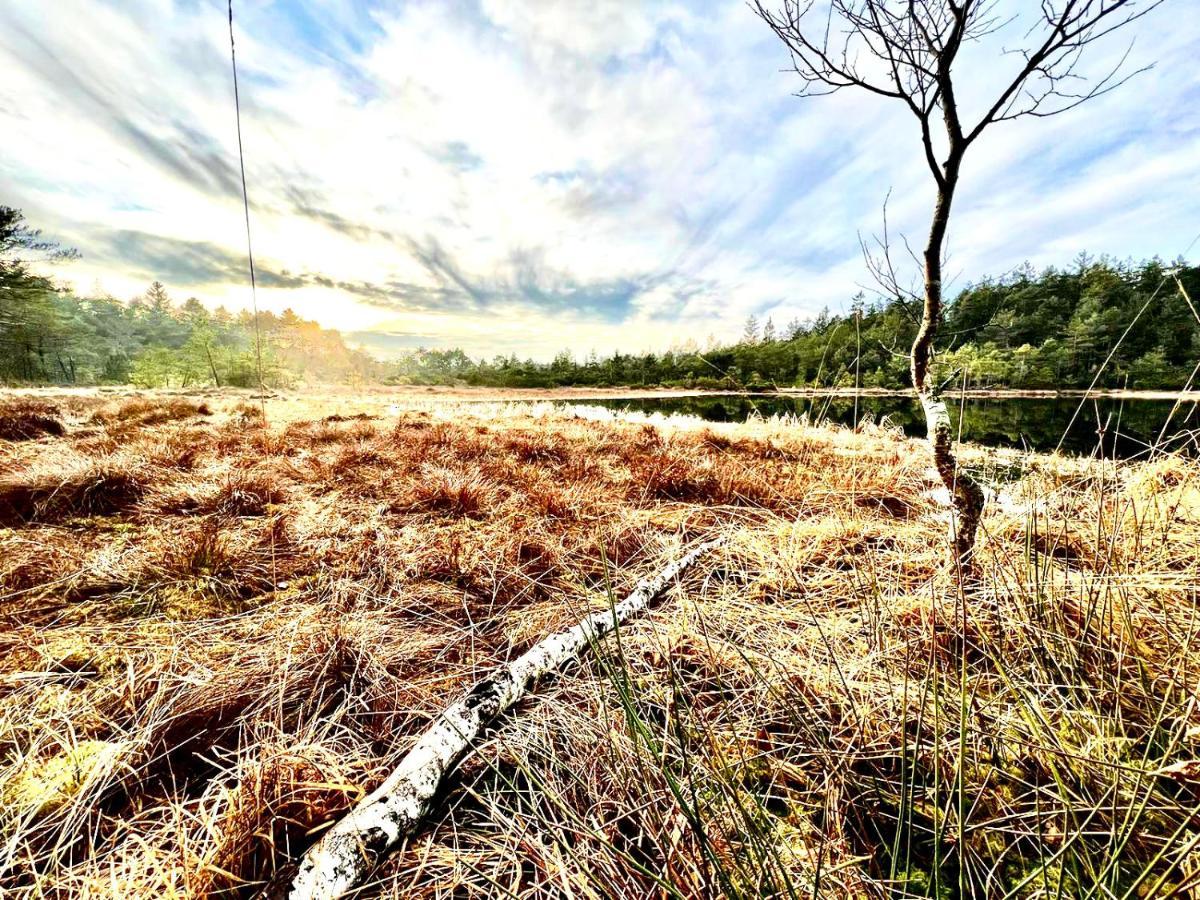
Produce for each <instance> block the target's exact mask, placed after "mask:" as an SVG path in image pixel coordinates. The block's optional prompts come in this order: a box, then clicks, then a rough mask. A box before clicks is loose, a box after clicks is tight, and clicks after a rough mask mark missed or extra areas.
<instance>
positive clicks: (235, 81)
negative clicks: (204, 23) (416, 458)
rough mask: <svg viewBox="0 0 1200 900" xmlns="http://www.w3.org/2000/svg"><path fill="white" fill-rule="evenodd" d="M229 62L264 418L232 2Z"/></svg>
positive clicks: (256, 287) (260, 349)
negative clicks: (231, 71)
mask: <svg viewBox="0 0 1200 900" xmlns="http://www.w3.org/2000/svg"><path fill="white" fill-rule="evenodd" d="M229 62H230V65H231V66H232V68H233V108H234V112H235V114H236V118H237V141H238V166H239V167H240V169H241V175H242V209H243V211H244V212H245V215H246V257H247V259H248V260H249V261H250V303H251V306H252V307H253V309H254V359H255V365H256V366H257V370H258V393H259V400H260V401H261V402H262V405H263V418H264V419H265V418H266V400H265V397H266V393H267V390H266V385H265V384H264V383H263V371H262V331H261V328H260V326H259V322H258V284H257V282H256V279H255V277H254V246H253V244H252V243H251V240H250V194H249V192H248V191H247V190H246V153H245V150H244V149H243V148H242V101H241V96H240V95H239V94H238V77H237V51H236V50H235V49H234V43H233V0H229Z"/></svg>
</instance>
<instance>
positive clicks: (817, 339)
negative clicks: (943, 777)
mask: <svg viewBox="0 0 1200 900" xmlns="http://www.w3.org/2000/svg"><path fill="white" fill-rule="evenodd" d="M1171 269H1172V271H1174V272H1175V274H1177V276H1178V278H1179V281H1180V282H1182V284H1183V287H1184V289H1185V290H1186V291H1187V293H1188V295H1189V296H1190V297H1191V298H1192V299H1193V301H1195V300H1196V299H1197V298H1200V268H1197V267H1189V266H1186V265H1183V264H1182V263H1179V264H1177V265H1176V266H1173V267H1171ZM919 319H920V309H919V306H918V303H917V302H916V301H915V300H904V299H894V300H891V301H878V302H867V301H866V300H865V299H864V298H863V297H862V296H861V295H860V296H859V297H857V298H855V299H854V300H853V301H852V303H851V304H850V310H849V311H848V312H847V313H845V314H842V315H831V314H830V313H829V311H828V310H825V311H823V312H821V313H820V314H819V315H817V316H816V317H815V318H813V319H811V320H808V321H793V322H791V323H790V324H788V325H787V326H786V327H784V328H783V329H781V330H780V329H777V328H776V326H775V324H774V323H773V322H771V321H770V320H768V321H767V322H766V323H764V324H761V325H760V323H759V322H758V321H757V319H755V318H753V317H751V319H750V320H749V321H747V323H746V327H745V329H744V332H743V335H742V339H741V340H740V341H738V342H737V343H732V344H731V345H730V346H725V347H718V348H715V349H708V350H703V351H701V350H700V349H699V348H697V347H694V346H691V347H684V348H681V349H677V350H673V351H669V352H667V353H662V354H653V353H647V354H624V353H615V354H613V355H612V356H609V357H606V358H598V357H596V356H595V355H592V356H591V357H589V358H588V359H586V360H584V361H582V362H580V361H577V360H575V359H574V358H573V357H572V356H571V355H570V354H568V353H563V354H560V355H559V356H558V357H556V358H555V359H554V360H553V361H552V362H549V363H537V362H533V361H531V360H525V361H521V360H520V359H518V358H517V357H515V356H509V357H504V356H498V357H496V358H495V359H493V360H491V361H477V360H472V359H471V358H469V357H468V356H467V355H466V354H464V353H463V352H462V351H461V350H417V351H415V352H413V353H410V354H408V355H407V356H406V357H405V358H403V359H402V360H400V361H399V363H398V364H397V368H398V371H397V373H396V374H395V375H394V376H393V379H394V380H397V381H401V382H405V383H414V384H444V383H452V382H458V383H467V384H478V385H492V386H498V387H551V386H558V385H597V386H609V385H668V386H680V387H698V388H737V389H741V388H748V389H766V388H770V387H773V386H780V387H783V386H801V387H807V386H811V387H848V386H853V385H854V384H855V383H858V384H860V385H862V386H865V387H882V388H904V387H908V386H909V385H910V384H911V380H910V378H909V371H908V350H909V347H910V346H911V345H912V342H913V338H914V336H915V333H916V328H917V322H918V321H919ZM1126 329H1128V333H1127V334H1126V333H1125V332H1126ZM939 344H940V345H941V348H942V352H941V355H940V356H939V357H938V361H939V369H940V377H941V378H944V379H950V380H952V381H953V383H954V384H955V385H956V386H961V385H963V384H964V383H965V384H966V385H967V386H969V387H972V388H988V387H997V388H999V387H1008V388H1059V387H1088V386H1089V385H1090V384H1091V383H1092V379H1093V378H1094V377H1095V375H1096V372H1097V370H1098V369H1099V368H1100V366H1101V364H1102V363H1103V362H1104V360H1105V359H1106V358H1107V357H1108V355H1109V353H1110V352H1112V358H1111V359H1109V360H1108V363H1107V365H1106V366H1104V370H1103V372H1102V374H1101V376H1100V380H1099V381H1098V385H1099V386H1102V387H1122V386H1125V385H1128V386H1130V387H1136V388H1176V389H1177V388H1181V387H1183V386H1184V384H1185V383H1186V382H1187V381H1188V378H1189V377H1190V376H1191V374H1192V369H1193V367H1194V366H1195V365H1196V363H1197V360H1200V322H1198V321H1197V318H1196V316H1195V315H1194V314H1193V311H1192V310H1191V309H1190V308H1189V303H1188V300H1187V299H1186V298H1185V297H1184V296H1183V294H1182V293H1181V291H1180V290H1179V287H1178V284H1177V283H1176V281H1175V277H1174V276H1173V275H1171V274H1170V273H1169V272H1168V267H1167V266H1165V265H1164V264H1163V263H1162V262H1160V261H1159V260H1157V259H1156V260H1151V261H1149V262H1143V263H1140V264H1131V263H1119V262H1115V261H1113V260H1109V259H1092V258H1089V257H1086V256H1081V257H1079V258H1078V259H1077V260H1076V262H1075V265H1074V266H1072V267H1071V268H1070V269H1054V268H1050V269H1046V270H1044V271H1042V272H1036V271H1034V270H1033V269H1032V268H1031V267H1029V266H1028V265H1026V266H1024V267H1022V268H1020V269H1018V270H1016V271H1015V272H1013V273H1011V274H1009V275H1006V276H1004V277H1002V278H997V279H988V280H985V281H982V282H980V283H978V284H976V285H974V286H972V287H969V288H967V289H966V290H964V291H962V292H961V293H960V294H959V295H958V296H957V298H955V300H954V301H953V302H952V303H951V304H950V305H949V307H948V308H947V312H946V318H945V322H944V324H943V326H942V330H941V335H940V341H939Z"/></svg>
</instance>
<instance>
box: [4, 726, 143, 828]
mask: <svg viewBox="0 0 1200 900" xmlns="http://www.w3.org/2000/svg"><path fill="white" fill-rule="evenodd" d="M121 746H122V745H121V744H119V743H115V742H113V741H96V740H85V741H80V742H79V743H78V744H76V745H75V746H74V747H73V748H71V749H70V750H68V751H66V752H64V753H59V754H57V755H56V756H52V757H50V758H49V759H44V760H41V761H38V762H36V763H34V764H33V765H31V766H28V767H26V768H25V769H22V770H21V771H19V772H17V773H16V775H15V776H14V777H13V778H12V779H11V780H10V781H9V782H8V783H7V784H6V785H4V788H3V791H2V792H0V797H3V800H4V804H5V805H6V806H12V807H15V808H16V809H19V810H21V811H22V812H24V813H25V814H30V813H32V814H33V815H34V816H39V817H40V816H44V815H46V814H48V813H51V812H54V811H55V810H56V809H59V808H61V807H62V806H64V805H65V804H66V803H68V802H69V801H70V800H71V798H73V797H74V796H76V795H77V794H78V793H79V792H80V791H81V790H82V789H83V788H84V787H85V786H86V785H87V784H88V782H89V781H91V780H92V779H93V778H94V777H95V776H97V775H99V774H100V773H102V772H104V771H105V770H106V769H108V768H110V767H111V766H112V765H113V763H114V762H115V760H116V758H117V756H118V755H119V754H120V752H121Z"/></svg>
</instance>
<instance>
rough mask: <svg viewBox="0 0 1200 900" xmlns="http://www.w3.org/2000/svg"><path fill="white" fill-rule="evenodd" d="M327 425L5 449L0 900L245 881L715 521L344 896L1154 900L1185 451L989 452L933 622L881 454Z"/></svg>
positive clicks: (1186, 486) (861, 442) (86, 432)
mask: <svg viewBox="0 0 1200 900" xmlns="http://www.w3.org/2000/svg"><path fill="white" fill-rule="evenodd" d="M159 401H161V404H160V406H158V407H156V403H159ZM347 406H348V404H347V402H346V400H345V398H340V399H339V401H338V403H337V406H336V407H335V408H336V409H337V411H336V412H330V411H329V410H328V408H327V407H326V408H322V407H321V406H320V405H319V404H318V403H314V404H312V405H310V406H303V405H300V404H297V403H295V402H292V401H287V402H283V401H279V402H272V403H269V404H268V411H267V421H266V422H265V423H264V421H263V420H262V417H261V410H260V407H259V406H258V405H257V404H253V405H247V404H245V403H239V402H238V401H237V400H236V399H230V398H220V397H216V398H210V399H208V401H207V406H206V407H203V408H202V407H201V405H200V404H197V403H196V402H195V401H194V400H189V399H188V398H178V397H176V398H155V397H153V396H143V397H140V398H133V399H132V400H120V399H117V400H112V401H109V400H103V399H100V398H88V397H82V396H74V397H70V398H67V399H62V400H59V401H58V406H57V409H56V413H57V416H58V418H57V419H56V421H60V423H61V424H63V425H64V426H65V427H64V428H63V430H62V433H61V434H57V435H55V434H54V433H53V432H51V433H49V434H48V435H45V436H42V437H41V438H40V439H39V440H37V441H28V440H23V441H20V442H17V441H12V442H10V443H7V444H0V560H3V562H0V616H2V617H3V619H4V625H5V627H4V629H3V630H2V631H0V798H2V800H3V804H2V807H0V892H3V893H4V894H5V896H13V897H30V898H32V897H59V896H72V897H74V896H120V897H163V896H249V895H253V894H255V893H259V892H262V891H266V892H267V893H272V892H275V891H277V890H278V888H279V886H280V885H282V884H284V883H285V882H286V878H287V876H288V874H289V872H290V871H291V867H292V866H293V865H294V863H295V861H296V860H297V858H298V856H299V854H300V853H301V852H302V851H303V849H304V848H305V847H306V846H307V845H308V844H309V843H311V841H312V840H313V836H314V832H316V831H319V829H320V828H321V827H322V826H324V825H325V824H326V823H328V822H330V821H332V820H333V819H334V818H335V817H337V816H338V815H340V814H342V813H343V812H344V811H345V809H347V808H348V806H349V805H350V804H352V803H353V802H354V801H355V799H357V798H358V797H360V796H361V795H362V794H363V792H364V791H366V790H369V789H370V788H371V787H372V786H373V785H374V784H376V783H377V782H378V781H379V780H380V779H381V778H382V777H383V776H384V774H385V773H386V772H387V771H388V769H389V767H390V766H391V765H392V764H393V763H394V762H395V760H396V759H397V758H398V757H399V756H400V755H402V754H403V752H404V751H405V749H406V748H407V745H408V742H409V737H410V736H411V735H413V734H415V733H416V732H418V731H419V730H420V729H421V728H422V727H423V726H424V724H425V723H427V722H428V721H429V718H430V717H431V716H433V715H434V714H435V713H436V711H437V710H438V709H439V708H441V707H442V706H443V705H445V704H446V703H447V702H448V701H449V700H450V699H451V698H453V697H455V696H456V695H457V694H458V693H459V692H460V691H462V690H463V689H464V688H465V687H466V686H467V685H469V684H470V683H471V682H472V681H473V680H474V679H475V678H477V677H479V675H480V674H481V673H482V672H483V671H485V670H486V668H487V667H489V666H491V665H493V664H495V663H496V662H498V661H501V660H504V659H506V658H508V657H510V656H511V655H513V654H515V653H517V652H519V651H521V650H522V649H524V648H526V647H528V646H529V645H530V644H531V643H532V642H534V641H536V640H538V639H539V638H540V637H541V636H542V635H544V634H546V633H547V632H548V631H550V630H552V629H555V628H558V627H561V626H563V625H566V624H568V623H569V622H571V621H573V620H574V619H575V618H577V616H578V615H579V614H580V612H581V611H582V610H584V609H586V608H588V607H591V606H595V605H597V604H602V603H605V602H607V597H608V596H610V592H612V593H614V594H618V595H619V594H621V593H622V592H624V591H625V590H627V589H628V588H629V587H630V586H631V585H632V584H633V583H634V582H635V581H636V580H637V579H638V578H639V577H640V576H642V575H644V574H646V573H648V572H649V571H651V570H653V569H655V568H657V567H658V566H660V565H661V564H662V563H663V561H665V560H666V559H667V558H669V557H670V556H672V555H673V554H675V553H677V552H678V550H679V548H680V547H681V546H683V545H685V544H687V543H690V542H692V541H694V540H698V539H700V538H702V537H706V536H710V535H714V534H716V533H722V534H726V535H728V537H729V543H728V545H727V547H726V549H724V550H722V551H720V552H719V553H716V554H714V555H713V556H712V557H711V558H709V559H707V560H704V561H703V562H702V563H700V564H699V565H698V567H697V568H696V569H695V570H694V571H693V572H692V573H690V574H689V575H688V576H687V577H686V578H685V580H684V581H683V583H682V585H681V590H678V591H675V592H673V593H672V596H671V597H669V598H667V599H666V600H664V602H663V603H661V604H660V605H659V606H658V607H657V608H656V609H655V611H654V612H653V613H652V614H651V615H649V616H648V617H646V618H645V619H643V620H641V621H639V622H637V623H634V624H633V625H631V626H629V627H627V628H625V629H624V630H623V631H622V632H621V634H620V635H619V636H618V638H617V639H616V640H614V641H612V642H610V643H609V644H607V645H606V646H604V647H601V648H597V652H596V653H595V654H594V655H593V657H592V658H590V659H588V660H587V661H585V662H584V663H583V664H582V665H580V666H578V667H576V668H575V669H574V670H573V671H572V672H571V673H570V675H569V677H564V678H560V679H554V680H551V681H550V682H548V683H546V684H544V685H542V686H541V688H540V689H539V691H538V693H537V695H536V696H535V697H534V698H532V699H530V700H529V701H527V702H526V703H524V704H522V705H521V706H520V707H519V709H518V710H517V711H516V713H515V714H514V715H512V716H510V717H509V718H508V719H506V720H505V721H504V722H503V723H502V725H501V726H500V727H499V728H498V729H497V731H496V732H495V733H494V734H493V735H492V736H491V738H490V739H489V740H488V741H487V742H486V744H485V745H484V746H483V747H481V748H480V751H479V753H478V754H477V756H476V757H474V758H473V759H471V760H470V761H468V762H467V763H466V764H465V765H464V766H463V767H462V769H461V770H460V772H459V773H458V774H457V775H456V777H455V778H454V780H453V783H452V784H451V785H450V787H449V790H448V792H447V795H446V797H445V798H444V800H443V802H442V803H441V805H440V806H439V808H438V811H437V813H436V816H435V818H434V821H433V822H432V823H431V827H430V828H429V830H427V831H426V832H425V833H423V834H421V835H419V836H418V837H417V838H416V839H415V841H414V842H413V844H412V845H411V846H409V847H408V848H407V849H406V850H405V851H404V852H403V853H401V854H400V855H398V856H397V857H396V858H395V859H394V860H393V861H392V862H390V863H389V864H388V865H387V866H386V867H385V869H384V870H383V871H382V872H381V873H380V878H381V880H380V883H379V884H377V885H375V886H374V887H372V888H371V892H372V893H375V894H379V895H382V896H387V897H418V898H420V897H428V898H434V897H450V896H454V897H512V896H517V897H522V898H526V897H529V898H533V897H538V898H550V897H555V898H557V897H580V898H583V897H587V898H591V897H620V898H625V897H685V898H692V897H695V898H700V897H711V896H729V897H759V896H803V897H920V896H928V897H980V898H985V897H986V898H990V897H1004V896H1013V897H1051V896H1058V897H1104V898H1110V897H1126V896H1127V897H1135V896H1155V897H1167V896H1180V897H1185V896H1191V894H1189V893H1188V892H1189V891H1191V890H1192V886H1193V885H1194V884H1195V879H1196V878H1197V877H1200V856H1198V855H1197V854H1196V853H1195V852H1194V845H1195V843H1196V841H1197V840H1200V826H1198V825H1197V815H1200V763H1196V762H1195V760H1196V759H1197V758H1198V754H1200V710H1197V709H1196V704H1195V702H1194V697H1195V695H1196V691H1197V684H1196V680H1197V673H1198V666H1200V651H1198V650H1197V646H1198V644H1197V640H1196V633H1197V630H1198V629H1200V620H1198V617H1197V600H1198V599H1200V595H1198V588H1200V580H1198V578H1197V570H1198V566H1200V563H1198V562H1197V556H1198V553H1197V550H1198V549H1200V489H1198V488H1200V483H1198V480H1197V476H1198V475H1200V467H1198V466H1197V465H1196V464H1195V463H1194V462H1189V461H1185V460H1181V459H1177V458H1165V459H1161V460H1158V461H1156V462H1153V463H1146V464H1133V465H1120V466H1116V465H1111V464H1098V463H1097V464H1080V463H1074V462H1071V461H1060V460H1052V459H1048V458H1022V459H1018V460H1016V461H1015V462H1016V464H1017V465H1016V469H1017V470H1019V473H1020V474H1019V476H1014V475H1011V474H1010V475H1009V476H1008V477H1010V478H1012V479H1013V480H1012V481H1011V483H1009V484H1008V485H1007V489H1006V495H1007V496H1008V497H1009V498H1011V501H1012V502H1014V503H1016V504H1017V505H1018V506H1020V507H1021V508H1022V509H1023V511H1019V512H1010V511H1005V508H1004V506H1003V504H995V505H994V507H993V509H992V511H991V512H990V513H989V515H988V517H987V519H986V520H985V531H986V533H985V536H984V538H983V543H982V546H981V548H980V564H981V569H982V572H983V578H984V581H983V586H982V587H981V588H980V589H979V591H978V593H977V595H976V596H973V597H971V598H970V600H969V602H964V600H963V598H962V597H961V595H960V594H959V593H958V591H957V590H956V588H955V585H954V582H953V580H952V579H951V578H950V577H949V575H948V574H947V573H946V572H945V570H944V567H943V565H942V558H943V554H944V550H943V548H944V545H945V536H944V530H945V525H944V522H943V519H942V511H941V509H940V508H939V506H938V505H937V503H936V502H935V501H934V499H933V498H932V496H931V490H932V488H933V487H934V484H933V482H932V481H931V479H930V475H929V474H928V473H927V471H926V458H925V455H924V452H923V449H922V448H921V447H920V446H919V445H916V444H912V443H908V442H904V441H902V440H900V439H899V438H897V437H896V436H894V435H892V434H890V433H887V432H884V431H868V432H866V433H863V434H852V433H849V432H844V431H819V430H814V429H807V428H800V427H798V426H796V425H794V424H789V423H772V422H767V423H757V424H747V425H741V426H721V427H717V426H714V427H700V426H698V425H692V424H688V423H670V422H668V423H664V424H659V425H651V424H645V423H635V422H625V421H611V422H604V421H585V420H581V419H575V418H572V417H570V416H567V415H564V414H562V413H554V412H548V411H546V410H534V411H533V413H532V414H531V413H530V411H529V410H527V409H526V410H521V409H513V408H505V407H500V406H483V405H474V406H465V405H464V406H460V407H456V408H447V409H444V410H442V411H441V412H439V411H438V410H437V409H435V408H430V409H427V410H421V409H410V410H407V411H398V412H394V413H393V414H391V415H386V414H383V412H382V411H381V410H380V409H379V408H378V407H377V406H366V407H364V409H365V411H364V412H363V413H361V414H355V413H354V412H353V411H347ZM6 408H11V407H6ZM368 413H369V414H368ZM1006 471H1010V470H1006Z"/></svg>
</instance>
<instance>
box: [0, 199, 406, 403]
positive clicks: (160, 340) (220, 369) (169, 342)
mask: <svg viewBox="0 0 1200 900" xmlns="http://www.w3.org/2000/svg"><path fill="white" fill-rule="evenodd" d="M71 255H73V254H72V253H71V251H62V250H60V249H59V248H58V247H57V246H56V245H54V244H53V243H51V242H46V241H43V240H42V239H41V237H40V235H39V234H38V232H36V231H34V230H32V229H30V228H29V227H28V226H26V225H25V224H24V222H23V220H22V218H21V215H20V213H19V211H17V210H14V209H11V208H8V207H2V206H0V382H7V383H16V384H44V383H56V384H100V383H117V384H127V383H133V384H137V385H141V386H145V387H195V386H201V385H218V386H236V387H253V386H255V385H257V384H258V379H259V371H260V357H261V373H262V378H263V381H264V382H265V383H266V384H267V385H268V386H280V385H285V384H288V383H290V382H292V381H294V380H295V379H297V378H300V377H304V378H311V379H314V380H323V381H348V380H354V379H356V378H365V379H372V380H379V379H382V378H383V377H384V376H385V375H386V374H387V373H388V371H389V370H387V369H385V368H384V366H383V365H382V364H380V363H379V362H378V361H377V360H375V359H373V358H372V357H370V356H369V355H367V354H365V353H363V352H361V351H358V350H352V349H350V348H348V347H347V346H346V345H345V343H344V342H343V341H342V336H341V334H339V333H338V332H336V331H330V330H327V329H324V328H321V327H320V326H319V325H317V323H315V322H310V321H306V320H304V319H301V318H300V317H299V316H297V315H296V314H295V313H293V312H291V311H290V310H289V311H286V312H284V313H283V314H282V315H274V314H272V313H269V312H264V313H261V314H260V315H259V317H258V329H257V330H258V334H257V335H256V333H255V320H254V316H253V315H251V314H250V313H248V312H242V313H238V314H236V315H235V314H233V313H230V312H229V311H227V310H225V309H223V308H219V309H217V310H216V311H215V312H212V311H209V310H208V309H207V308H206V307H205V306H204V304H202V303H201V302H200V301H199V300H197V299H196V298H194V297H192V298H189V299H187V300H185V301H184V302H183V303H182V304H181V305H177V304H175V303H174V302H173V301H172V300H171V298H170V297H169V296H168V294H167V290H166V288H165V287H163V285H162V284H160V283H159V282H157V281H156V282H154V283H153V284H152V285H150V288H149V289H148V290H147V291H146V292H145V294H143V295H141V296H139V297H136V298H134V299H133V300H131V301H130V302H128V303H123V302H121V301H120V300H117V299H114V298H113V297H108V296H97V297H78V296H75V295H74V294H71V293H69V292H65V291H61V290H58V289H56V288H55V285H54V284H53V283H52V282H51V281H50V279H48V278H45V277H42V276H40V275H36V274H34V273H33V272H32V271H31V270H30V269H29V261H30V260H31V259H38V258H42V259H53V258H55V257H63V256H68V257H69V256H71ZM260 351H261V352H260Z"/></svg>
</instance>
